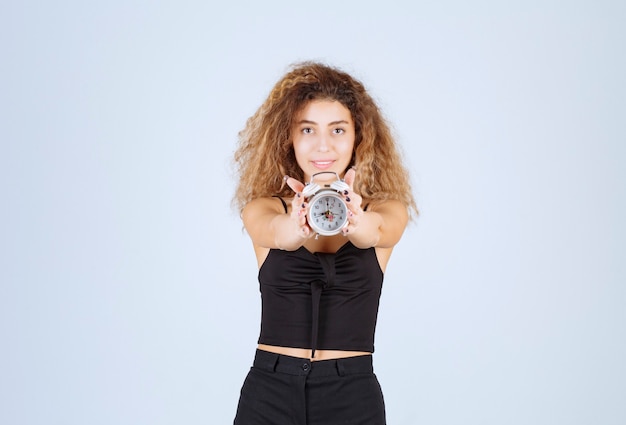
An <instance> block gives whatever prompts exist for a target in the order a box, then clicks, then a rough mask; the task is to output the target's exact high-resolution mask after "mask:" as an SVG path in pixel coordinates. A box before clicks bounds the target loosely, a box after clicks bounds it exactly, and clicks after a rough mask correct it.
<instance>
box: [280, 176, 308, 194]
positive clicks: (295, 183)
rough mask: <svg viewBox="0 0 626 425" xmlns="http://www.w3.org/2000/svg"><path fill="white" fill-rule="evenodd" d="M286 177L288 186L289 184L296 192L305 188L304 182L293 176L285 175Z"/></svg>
mask: <svg viewBox="0 0 626 425" xmlns="http://www.w3.org/2000/svg"><path fill="white" fill-rule="evenodd" d="M284 179H285V183H287V186H289V187H290V188H291V190H293V191H294V192H296V193H300V192H302V189H304V183H302V182H300V181H298V180H296V179H294V178H293V177H289V176H285V177H284Z"/></svg>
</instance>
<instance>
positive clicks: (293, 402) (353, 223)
mask: <svg viewBox="0 0 626 425" xmlns="http://www.w3.org/2000/svg"><path fill="white" fill-rule="evenodd" d="M235 162H236V164H237V167H238V173H239V184H238V187H237V191H236V195H235V203H236V204H237V206H238V207H239V209H240V211H241V216H242V219H243V223H244V226H245V228H246V230H247V232H248V234H249V235H250V238H251V239H252V244H253V246H254V250H255V253H256V257H257V261H258V265H259V282H260V290H261V296H262V317H261V335H260V337H259V341H258V343H259V345H258V349H257V351H256V355H255V359H254V364H253V367H252V368H251V370H250V372H249V374H248V376H247V377H246V380H245V382H244V385H243V388H242V390H241V397H240V400H239V405H238V408H237V414H236V418H235V422H234V423H235V424H236V425H253V424H267V425H269V424H279V425H288V424H294V425H296V424H298V425H300V424H302V425H305V424H306V425H318V424H319V425H332V424H367V425H378V424H384V423H385V408H384V402H383V396H382V392H381V389H380V386H379V384H378V381H377V379H376V376H375V375H374V373H373V368H372V353H373V352H374V331H375V326H376V317H377V313H378V303H379V298H380V294H381V289H382V282H383V274H384V271H385V268H386V266H387V262H388V261H389V257H390V255H391V252H392V249H393V247H394V245H395V244H396V243H397V242H398V241H399V240H400V237H401V236H402V233H403V231H404V228H405V226H406V225H407V222H408V220H409V218H410V216H411V214H415V213H416V212H417V210H416V206H415V201H414V199H413V195H412V193H411V188H410V184H409V177H408V173H407V171H406V169H405V168H404V166H403V164H402V161H401V157H400V155H399V153H398V150H397V147H396V144H395V142H394V139H393V137H392V136H391V132H390V130H389V127H388V126H387V124H386V122H385V120H384V119H383V117H382V114H381V113H380V111H379V109H378V107H377V106H376V104H375V102H374V101H373V100H372V98H371V97H370V96H369V94H368V93H367V91H366V90H365V88H364V87H363V85H362V84H361V83H360V82H359V81H357V80H356V79H354V78H353V77H351V76H350V75H348V74H346V73H345V72H342V71H340V70H338V69H335V68H332V67H329V66H326V65H323V64H319V63H311V62H307V63H303V64H300V65H297V66H295V67H294V68H293V69H292V70H291V71H290V72H288V73H287V74H286V75H285V76H284V77H283V78H282V79H281V80H280V81H278V83H277V84H276V85H275V86H274V88H273V89H272V91H271V93H270V95H269V96H268V98H267V100H266V101H265V102H264V103H263V105H261V107H260V108H259V109H258V111H257V112H256V113H255V114H254V115H253V116H252V117H251V118H250V119H249V120H248V122H247V124H246V127H245V129H244V130H243V131H242V132H241V133H240V135H239V145H238V149H237V151H236V153H235ZM315 188H317V190H315ZM329 188H330V189H329ZM319 190H322V192H321V193H324V194H328V193H330V192H332V193H333V194H334V195H330V196H326V197H322V199H319V200H318V199H317V194H318V193H320V192H319ZM312 204H313V205H312ZM344 222H345V223H344ZM324 226H328V228H333V230H335V229H336V230H335V231H336V232H338V233H336V234H335V233H333V231H332V230H329V231H326V229H327V228H326V227H324Z"/></svg>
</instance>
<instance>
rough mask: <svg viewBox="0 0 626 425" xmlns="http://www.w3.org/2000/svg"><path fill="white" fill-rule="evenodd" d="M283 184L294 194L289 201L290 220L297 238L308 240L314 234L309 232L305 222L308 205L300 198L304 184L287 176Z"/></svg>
mask: <svg viewBox="0 0 626 425" xmlns="http://www.w3.org/2000/svg"><path fill="white" fill-rule="evenodd" d="M285 183H287V186H289V187H290V188H291V190H293V191H294V192H295V193H294V197H293V200H292V201H291V219H292V220H293V222H294V224H295V225H296V228H297V230H296V231H297V232H298V236H300V237H301V238H305V239H308V238H310V237H311V236H313V234H314V232H313V231H312V230H311V227H309V224H308V222H307V220H306V216H307V212H308V209H309V204H308V202H306V200H305V199H304V196H302V189H304V183H302V182H300V181H298V180H296V179H294V178H293V177H289V176H285Z"/></svg>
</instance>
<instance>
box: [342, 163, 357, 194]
mask: <svg viewBox="0 0 626 425" xmlns="http://www.w3.org/2000/svg"><path fill="white" fill-rule="evenodd" d="M355 178H356V170H355V169H354V168H350V169H349V170H348V171H346V174H345V175H344V176H343V180H344V181H345V182H346V183H347V184H348V186H350V190H353V187H354V179H355Z"/></svg>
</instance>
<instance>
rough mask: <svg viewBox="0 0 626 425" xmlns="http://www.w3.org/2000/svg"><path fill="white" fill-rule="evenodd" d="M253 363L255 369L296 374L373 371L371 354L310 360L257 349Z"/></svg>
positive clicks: (324, 374) (316, 374)
mask: <svg viewBox="0 0 626 425" xmlns="http://www.w3.org/2000/svg"><path fill="white" fill-rule="evenodd" d="M253 365H254V367H255V368H257V369H261V370H265V371H268V372H277V373H285V374H287V375H296V376H304V375H308V376H346V375H355V374H366V373H373V372H374V367H373V361H372V356H371V355H363V356H356V357H348V358H345V359H333V360H320V361H315V362H312V361H311V360H309V359H302V358H299V357H291V356H285V355H283V354H276V353H270V352H269V351H264V350H258V349H257V350H256V354H255V356H254V363H253Z"/></svg>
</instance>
